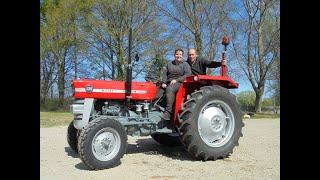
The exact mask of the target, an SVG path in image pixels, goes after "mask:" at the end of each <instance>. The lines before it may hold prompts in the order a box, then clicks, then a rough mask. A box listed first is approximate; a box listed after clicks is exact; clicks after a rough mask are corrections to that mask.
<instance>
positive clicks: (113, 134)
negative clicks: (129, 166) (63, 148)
mask: <svg viewBox="0 0 320 180" xmlns="http://www.w3.org/2000/svg"><path fill="white" fill-rule="evenodd" d="M126 148H127V134H126V131H125V129H124V127H123V126H122V125H121V124H120V123H119V122H118V121H116V120H114V119H109V118H107V119H101V118H97V119H94V120H93V121H90V122H89V124H88V125H87V126H86V127H85V128H84V130H82V131H81V133H80V137H79V143H78V149H79V156H80V158H81V160H82V161H83V163H84V164H85V165H87V166H88V167H89V168H90V169H92V170H99V169H107V168H111V167H114V166H117V165H119V164H120V159H121V158H122V157H123V155H124V153H125V152H126Z"/></svg>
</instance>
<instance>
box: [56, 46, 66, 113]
mask: <svg viewBox="0 0 320 180" xmlns="http://www.w3.org/2000/svg"><path fill="white" fill-rule="evenodd" d="M66 55H67V50H65V52H64V54H63V57H62V58H61V60H60V61H59V62H60V63H59V65H58V66H59V67H58V71H59V72H58V91H59V103H58V106H59V107H62V106H63V103H64V92H65V58H66Z"/></svg>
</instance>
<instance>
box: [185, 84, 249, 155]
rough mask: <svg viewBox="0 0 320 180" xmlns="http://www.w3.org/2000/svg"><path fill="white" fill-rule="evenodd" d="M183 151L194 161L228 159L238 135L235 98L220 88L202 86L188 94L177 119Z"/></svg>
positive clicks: (239, 124) (240, 124)
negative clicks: (184, 149)
mask: <svg viewBox="0 0 320 180" xmlns="http://www.w3.org/2000/svg"><path fill="white" fill-rule="evenodd" d="M179 121H180V122H181V123H182V124H181V126H180V128H179V130H180V133H181V140H182V143H183V144H184V146H185V147H186V149H187V151H188V152H189V153H190V154H191V155H192V156H193V157H195V158H196V159H201V160H205V161H206V160H209V159H212V160H216V159H223V158H226V157H228V156H229V155H230V154H231V153H232V152H233V148H234V147H235V146H237V145H238V141H239V138H240V137H241V136H242V132H241V130H242V127H243V126H244V123H243V122H242V113H241V110H240V108H239V106H238V104H237V102H236V99H235V96H234V95H232V94H231V93H229V91H228V90H227V89H225V88H223V87H220V86H216V85H214V86H204V87H202V88H200V90H199V91H196V92H194V93H192V94H191V97H190V99H189V100H188V101H186V102H185V103H184V105H183V108H182V113H181V114H180V116H179Z"/></svg>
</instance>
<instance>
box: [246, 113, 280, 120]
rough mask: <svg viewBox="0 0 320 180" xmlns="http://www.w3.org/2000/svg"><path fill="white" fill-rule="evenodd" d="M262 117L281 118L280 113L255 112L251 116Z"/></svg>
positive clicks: (254, 117)
mask: <svg viewBox="0 0 320 180" xmlns="http://www.w3.org/2000/svg"><path fill="white" fill-rule="evenodd" d="M262 118H271V119H273V118H275V119H276V118H278V119H279V118H280V114H263V113H255V114H254V116H252V117H251V119H262Z"/></svg>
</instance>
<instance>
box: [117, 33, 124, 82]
mask: <svg viewBox="0 0 320 180" xmlns="http://www.w3.org/2000/svg"><path fill="white" fill-rule="evenodd" d="M117 48H118V50H117V52H118V53H117V56H118V57H117V60H118V61H117V72H118V74H117V80H123V79H124V76H123V69H122V65H123V45H122V42H121V38H118V46H117Z"/></svg>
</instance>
